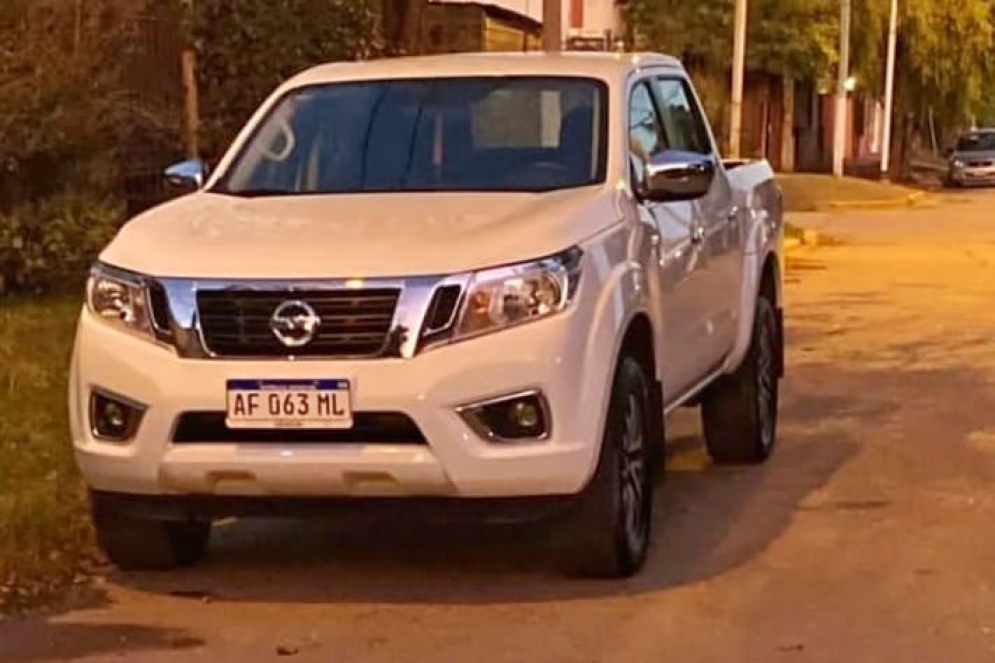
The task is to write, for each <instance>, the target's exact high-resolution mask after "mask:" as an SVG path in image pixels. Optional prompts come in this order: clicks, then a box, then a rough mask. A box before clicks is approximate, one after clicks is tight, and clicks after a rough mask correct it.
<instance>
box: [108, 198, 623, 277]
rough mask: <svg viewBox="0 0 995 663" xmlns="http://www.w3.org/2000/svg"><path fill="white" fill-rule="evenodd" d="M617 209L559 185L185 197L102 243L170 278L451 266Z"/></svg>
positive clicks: (588, 229)
mask: <svg viewBox="0 0 995 663" xmlns="http://www.w3.org/2000/svg"><path fill="white" fill-rule="evenodd" d="M617 218H618V213H617V211H616V207H615V200H614V194H613V193H612V192H611V190H610V189H606V188H603V187H588V188H583V189H570V190H564V191H555V192H549V193H479V192H460V193H390V194H350V195H305V196H293V197H259V198H239V197H234V196H226V195H221V194H214V193H208V192H198V193H194V194H190V195H187V196H183V197H181V198H178V199H176V200H173V201H171V202H168V203H166V204H164V205H161V206H159V207H156V208H153V209H152V210H149V211H147V212H145V213H144V214H141V215H139V216H137V217H135V218H134V219H133V220H131V221H130V222H128V223H127V224H125V225H124V227H122V228H121V230H120V231H119V233H118V235H117V237H115V239H114V240H113V241H112V242H111V243H110V245H109V246H108V247H107V248H106V249H105V250H104V252H103V253H102V254H101V257H100V258H101V260H102V261H104V262H106V263H109V264H112V265H115V266H117V267H120V268H124V269H130V270H133V271H136V272H141V273H145V274H150V275H154V276H160V277H187V278H246V279H250V278H258V279H266V278H351V277H356V278H360V277H362V278H372V277H378V276H380V277H391V276H421V275H433V274H448V273H457V272H464V271H472V270H476V269H482V268H486V267H490V266H494V265H501V264H507V263H513V262H517V261H522V260H528V259H530V258H534V257H539V256H542V255H548V254H551V253H555V252H558V251H561V250H563V249H565V248H568V247H569V246H571V245H573V244H576V243H577V242H580V241H582V240H583V239H585V238H587V237H590V236H591V235H593V234H595V233H597V232H598V231H599V230H601V229H603V228H604V227H605V226H607V225H609V224H611V223H612V222H614V221H615V220H616V219H617Z"/></svg>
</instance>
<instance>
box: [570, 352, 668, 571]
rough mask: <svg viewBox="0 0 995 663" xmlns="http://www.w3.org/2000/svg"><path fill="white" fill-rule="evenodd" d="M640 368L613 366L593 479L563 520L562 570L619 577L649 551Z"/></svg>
mask: <svg viewBox="0 0 995 663" xmlns="http://www.w3.org/2000/svg"><path fill="white" fill-rule="evenodd" d="M649 384H650V383H649V380H648V378H647V377H646V372H645V371H644V370H643V368H642V366H641V365H640V364H639V362H638V361H636V359H634V358H633V357H630V356H623V357H622V359H621V360H620V362H619V366H618V368H617V370H616V374H615V380H614V383H613V387H612V393H611V401H610V404H609V408H608V417H607V421H606V425H605V430H604V434H603V439H602V443H601V455H600V458H599V461H598V467H597V469H596V470H595V474H594V478H593V479H592V480H591V482H590V484H588V486H587V488H586V489H585V491H584V492H583V493H582V495H581V499H580V503H579V504H578V505H577V510H576V511H575V512H574V513H572V514H571V516H570V518H569V520H568V522H567V532H566V537H564V538H565V540H564V541H563V543H564V544H565V546H566V547H565V549H564V553H565V554H566V557H567V559H566V562H567V566H568V570H569V571H570V572H572V573H576V574H580V575H584V576H590V577H599V578H622V577H628V576H631V575H633V574H635V573H636V572H638V571H639V570H640V569H641V568H642V567H643V565H644V564H645V562H646V557H647V554H648V551H649V545H650V534H651V521H652V510H653V473H652V468H653V463H652V460H653V457H654V456H653V447H652V445H654V444H662V440H654V439H652V435H653V431H656V430H658V427H656V426H653V419H652V417H654V416H659V415H658V413H655V412H653V410H652V407H653V405H652V404H653V399H652V397H651V393H650V387H649Z"/></svg>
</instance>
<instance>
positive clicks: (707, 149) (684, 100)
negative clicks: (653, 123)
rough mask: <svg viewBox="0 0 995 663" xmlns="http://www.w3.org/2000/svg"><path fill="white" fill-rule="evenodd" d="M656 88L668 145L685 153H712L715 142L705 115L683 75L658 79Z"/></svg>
mask: <svg viewBox="0 0 995 663" xmlns="http://www.w3.org/2000/svg"><path fill="white" fill-rule="evenodd" d="M656 90H657V95H658V98H659V100H660V117H661V119H662V120H663V130H664V132H665V133H666V137H667V147H668V148H670V149H672V150H681V151H684V152H696V153H698V154H711V153H712V145H711V141H710V140H709V137H708V128H707V125H706V124H705V118H704V115H703V114H702V113H701V109H700V108H698V104H697V103H696V102H695V100H694V96H693V95H692V94H691V91H690V89H688V86H687V82H686V81H684V80H682V79H680V78H658V79H657V80H656Z"/></svg>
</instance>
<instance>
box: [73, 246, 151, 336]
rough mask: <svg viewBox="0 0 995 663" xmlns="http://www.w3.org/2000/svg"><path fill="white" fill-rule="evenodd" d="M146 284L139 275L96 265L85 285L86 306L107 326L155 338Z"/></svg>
mask: <svg viewBox="0 0 995 663" xmlns="http://www.w3.org/2000/svg"><path fill="white" fill-rule="evenodd" d="M147 292H148V291H147V289H146V285H145V283H144V281H143V279H142V277H140V276H139V275H137V274H133V273H130V272H125V271H122V270H118V269H114V268H112V267H108V266H107V265H102V264H99V263H98V264H97V265H95V266H94V267H93V268H92V269H91V270H90V278H89V280H88V281H87V284H86V305H87V308H89V309H90V311H91V312H92V313H93V314H94V315H96V316H97V317H98V318H100V319H101V320H104V321H105V322H107V323H108V324H111V325H113V326H115V327H118V328H120V329H122V330H124V331H127V332H131V333H135V334H140V335H142V336H149V337H151V336H152V324H151V320H150V318H149V309H148V296H147Z"/></svg>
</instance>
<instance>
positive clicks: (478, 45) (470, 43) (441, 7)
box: [422, 3, 542, 53]
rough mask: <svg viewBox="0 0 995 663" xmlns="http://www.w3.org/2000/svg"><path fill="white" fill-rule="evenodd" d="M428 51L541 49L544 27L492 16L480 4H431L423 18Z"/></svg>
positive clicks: (458, 51)
mask: <svg viewBox="0 0 995 663" xmlns="http://www.w3.org/2000/svg"><path fill="white" fill-rule="evenodd" d="M422 30H423V33H422V44H423V45H424V50H425V52H427V53H469V52H476V51H521V50H533V51H534V50H538V49H539V48H541V44H542V30H541V29H540V28H537V27H535V26H534V25H533V24H531V23H529V22H527V21H526V20H524V19H523V20H522V21H514V20H509V19H507V18H503V17H495V16H490V15H488V13H487V12H486V11H485V10H484V9H483V8H481V7H479V6H475V5H462V4H459V3H446V4H429V5H428V7H427V8H426V11H425V16H424V20H423V22H422Z"/></svg>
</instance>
